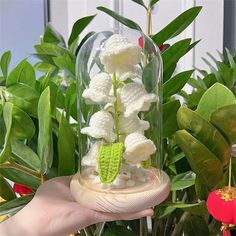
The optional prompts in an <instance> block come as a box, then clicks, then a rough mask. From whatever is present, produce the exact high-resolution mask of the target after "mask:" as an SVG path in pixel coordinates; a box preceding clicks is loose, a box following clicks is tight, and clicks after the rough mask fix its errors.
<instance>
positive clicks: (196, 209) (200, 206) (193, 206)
mask: <svg viewBox="0 0 236 236" xmlns="http://www.w3.org/2000/svg"><path fill="white" fill-rule="evenodd" d="M175 207H176V208H178V209H181V210H183V211H186V212H190V213H191V214H193V215H199V216H204V215H208V211H207V208H206V204H205V202H204V201H202V202H198V203H187V204H185V203H184V204H183V203H176V204H175Z"/></svg>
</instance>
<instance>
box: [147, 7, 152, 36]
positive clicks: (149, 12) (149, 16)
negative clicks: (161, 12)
mask: <svg viewBox="0 0 236 236" xmlns="http://www.w3.org/2000/svg"><path fill="white" fill-rule="evenodd" d="M147 35H148V36H151V35H152V8H151V7H150V6H148V9H147Z"/></svg>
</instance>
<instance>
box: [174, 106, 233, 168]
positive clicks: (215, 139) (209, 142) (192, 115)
mask: <svg viewBox="0 0 236 236" xmlns="http://www.w3.org/2000/svg"><path fill="white" fill-rule="evenodd" d="M177 121H178V125H179V128H180V129H186V130H187V131H189V132H191V133H192V134H193V135H194V136H195V137H196V138H197V139H198V140H199V141H200V142H202V143H203V144H204V145H205V146H206V147H207V148H208V149H209V150H210V151H211V152H213V153H214V154H215V155H216V156H217V157H218V158H219V160H220V161H221V162H222V163H223V164H224V165H227V164H228V163H229V159H230V150H231V148H230V146H229V144H228V142H227V141H226V140H225V138H224V136H223V135H222V134H221V133H220V132H219V131H218V130H217V129H216V128H215V127H214V126H213V125H212V124H211V123H210V122H208V121H206V120H204V119H203V118H202V117H201V116H199V115H198V114H197V113H196V112H194V111H192V110H190V109H188V108H187V107H185V106H182V107H181V108H180V109H179V110H178V113H177ZM222 123H224V124H226V123H225V120H224V122H222Z"/></svg>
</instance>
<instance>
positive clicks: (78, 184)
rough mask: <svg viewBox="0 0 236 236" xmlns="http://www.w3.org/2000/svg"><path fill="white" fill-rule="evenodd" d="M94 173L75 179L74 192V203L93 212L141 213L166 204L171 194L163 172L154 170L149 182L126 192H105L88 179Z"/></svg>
mask: <svg viewBox="0 0 236 236" xmlns="http://www.w3.org/2000/svg"><path fill="white" fill-rule="evenodd" d="M88 173H91V169H90V170H89V169H85V170H84V171H83V172H82V173H81V174H76V175H74V177H73V179H72V180H71V184H70V189H71V193H72V196H73V197H74V199H75V200H76V201H77V202H78V203H79V204H81V205H82V206H84V207H87V208H89V209H92V210H96V211H102V212H113V213H125V212H126V213H127V212H137V211H141V210H144V209H147V208H150V207H154V206H156V205H158V204H160V203H161V202H163V201H164V200H165V199H166V198H167V196H168V195H169V192H170V180H169V177H168V175H167V174H166V173H165V172H164V171H161V170H157V169H154V168H152V169H150V170H149V178H148V181H147V182H145V183H142V184H139V185H137V186H134V187H129V188H123V189H121V188H120V189H107V188H104V189H103V188H102V187H101V185H100V184H96V183H93V181H92V180H91V179H89V178H88Z"/></svg>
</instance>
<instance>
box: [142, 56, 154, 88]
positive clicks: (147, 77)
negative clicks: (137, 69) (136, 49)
mask: <svg viewBox="0 0 236 236" xmlns="http://www.w3.org/2000/svg"><path fill="white" fill-rule="evenodd" d="M157 64H158V59H157V57H153V58H152V60H151V61H150V62H149V63H148V64H147V65H146V66H145V67H144V69H143V73H142V81H143V84H144V85H145V88H146V90H147V91H148V92H152V91H153V88H155V87H156V81H155V80H154V79H152V77H153V76H154V75H155V73H156V70H157V68H156V67H157Z"/></svg>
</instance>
